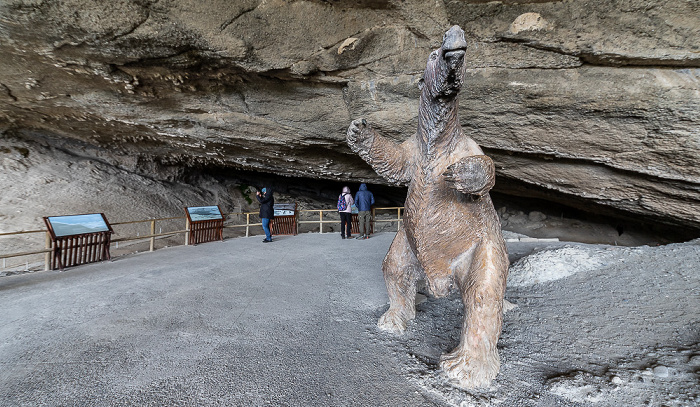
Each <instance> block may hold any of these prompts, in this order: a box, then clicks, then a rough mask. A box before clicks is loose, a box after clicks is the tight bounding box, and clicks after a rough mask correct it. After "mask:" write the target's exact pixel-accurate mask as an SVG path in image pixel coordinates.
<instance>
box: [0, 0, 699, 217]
mask: <svg viewBox="0 0 700 407" xmlns="http://www.w3.org/2000/svg"><path fill="white" fill-rule="evenodd" d="M452 24H459V25H460V26H462V27H463V28H464V29H465V31H467V35H468V37H469V42H470V47H469V50H468V55H467V60H468V62H469V64H470V65H469V68H470V70H469V77H468V78H467V79H466V83H465V87H464V89H463V90H462V95H461V101H460V103H461V106H460V109H461V118H462V126H463V127H464V129H465V132H466V133H467V134H468V135H469V136H470V137H472V138H474V139H475V140H476V141H477V142H478V143H479V144H480V145H482V146H484V148H485V151H486V152H487V154H489V155H490V156H491V157H493V158H494V161H495V163H496V167H497V175H498V180H497V183H496V191H498V192H501V193H505V194H509V195H513V196H533V197H539V198H545V199H548V200H551V201H555V202H559V203H563V204H566V205H571V206H575V207H578V208H583V209H586V210H588V211H592V212H601V213H609V214H614V215H627V216H631V217H639V218H643V219H648V220H650V221H654V222H662V223H666V224H672V225H680V226H683V227H689V228H692V229H696V230H700V211H698V209H697V208H698V204H699V203H700V170H698V167H697V165H696V163H697V162H698V161H699V160H698V159H699V158H700V153H698V147H699V146H700V130H699V129H700V85H699V78H700V70H698V67H700V4H699V3H698V2H696V1H688V0H671V1H653V2H648V1H641V0H614V1H608V2H578V1H553V2H551V1H547V2H543V1H515V0H513V1H503V2H487V1H480V0H479V1H477V0H473V1H469V0H451V1H436V2H432V1H431V2H426V1H422V0H407V1H394V0H376V1H373V0H365V1H359V2H357V1H350V0H338V1H320V0H308V1H282V0H268V1H261V0H245V1H236V2H229V1H223V0H218V1H211V2H195V1H186V0H171V1H158V2H151V1H127V0H119V1H112V2H109V3H105V2H98V1H94V0H92V1H90V0H64V1H41V0H14V1H6V2H3V3H2V5H0V55H2V57H1V58H0V132H1V133H2V134H3V137H9V136H12V137H16V138H19V139H25V138H32V139H40V140H43V141H44V142H45V143H47V144H51V145H60V144H61V143H62V142H63V141H65V140H66V139H68V140H74V141H76V142H78V143H81V144H83V145H84V146H86V147H85V151H90V152H94V151H99V152H100V153H99V154H100V156H101V157H103V158H104V157H107V156H109V158H110V159H109V160H107V161H108V162H109V163H111V164H112V165H115V166H116V167H117V168H122V169H128V170H129V171H132V172H134V173H139V174H144V173H147V174H148V176H149V177H152V178H155V179H169V177H172V174H170V173H160V171H162V169H163V168H168V169H171V168H184V169H187V168H200V167H206V168H217V169H223V170H226V171H230V170H247V171H258V172H265V173H276V174H280V175H286V176H299V177H304V178H311V179H314V178H316V179H334V180H346V181H360V180H362V181H368V182H376V183H380V182H382V181H381V179H380V178H379V177H378V176H377V175H376V174H375V173H374V172H373V171H372V170H371V168H369V167H368V166H367V165H366V164H365V163H363V162H362V161H361V160H360V159H359V158H358V157H356V156H355V155H354V154H353V153H352V152H351V151H350V150H349V148H348V147H347V146H345V144H344V135H345V129H346V128H347V126H348V124H349V122H350V118H354V117H367V119H368V120H369V121H371V122H372V123H375V124H376V126H377V128H378V130H379V131H381V132H382V133H384V134H386V135H388V136H389V137H392V138H393V139H395V140H403V139H406V138H407V137H409V136H410V135H411V134H412V132H413V129H415V128H416V122H417V109H418V87H417V85H418V82H419V80H420V74H421V72H422V69H423V67H422V63H423V61H424V60H425V58H426V56H427V55H428V53H429V51H430V50H431V49H432V48H434V47H436V46H437V45H438V44H439V43H440V41H441V39H442V33H443V32H444V31H445V29H446V28H447V27H449V26H451V25H452ZM68 153H74V152H71V151H68ZM0 154H9V153H4V152H0ZM3 171H11V169H9V168H4V169H3ZM8 179H10V178H9V177H0V187H3V186H4V185H5V184H6V183H7V182H9V181H8ZM47 188H48V187H47ZM0 199H5V198H0ZM114 199H115V200H119V199H121V197H119V196H115V198H114ZM28 210H31V208H30V209H28ZM37 211H38V210H37Z"/></svg>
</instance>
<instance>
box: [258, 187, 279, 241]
mask: <svg viewBox="0 0 700 407" xmlns="http://www.w3.org/2000/svg"><path fill="white" fill-rule="evenodd" d="M255 195H256V198H258V202H260V219H262V227H263V230H264V231H265V240H263V243H269V242H271V241H272V232H271V231H270V220H271V219H273V218H274V217H275V198H274V197H273V196H272V188H270V187H266V188H263V189H262V190H260V191H258V192H257V193H256V194H255Z"/></svg>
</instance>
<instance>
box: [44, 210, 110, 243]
mask: <svg viewBox="0 0 700 407" xmlns="http://www.w3.org/2000/svg"><path fill="white" fill-rule="evenodd" d="M47 219H48V221H49V222H50V223H51V229H52V230H53V232H54V235H55V236H56V237H63V236H72V235H82V234H85V233H95V232H109V231H110V228H109V226H108V225H107V222H106V221H105V218H104V217H103V216H102V214H101V213H89V214H86V215H67V216H49V217H48V218H47Z"/></svg>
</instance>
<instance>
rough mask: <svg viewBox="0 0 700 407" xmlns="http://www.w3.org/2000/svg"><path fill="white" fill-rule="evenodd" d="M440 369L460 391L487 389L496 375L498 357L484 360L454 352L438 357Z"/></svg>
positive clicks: (494, 356)
mask: <svg viewBox="0 0 700 407" xmlns="http://www.w3.org/2000/svg"><path fill="white" fill-rule="evenodd" d="M440 367H441V368H442V371H443V372H444V374H445V375H446V376H447V378H448V379H449V381H450V382H451V383H452V384H453V385H455V386H456V387H459V388H462V389H475V388H478V387H487V386H489V385H490V384H491V382H492V381H493V379H494V378H495V377H496V375H497V374H498V370H499V369H500V362H499V360H498V355H491V356H490V357H486V358H479V357H474V356H473V355H470V354H468V353H465V352H458V351H454V352H451V353H448V354H445V355H442V356H441V357H440Z"/></svg>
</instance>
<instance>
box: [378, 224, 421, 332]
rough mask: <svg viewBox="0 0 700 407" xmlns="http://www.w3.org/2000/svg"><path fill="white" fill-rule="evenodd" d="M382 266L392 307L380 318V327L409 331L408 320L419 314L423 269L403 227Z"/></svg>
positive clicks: (388, 329)
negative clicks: (419, 280) (417, 284)
mask: <svg viewBox="0 0 700 407" xmlns="http://www.w3.org/2000/svg"><path fill="white" fill-rule="evenodd" d="M382 269H383V271H384V281H385V283H386V289H387V292H388V294H389V309H388V310H387V311H386V312H385V313H384V315H382V316H381V317H380V318H379V321H378V322H377V326H378V327H379V329H381V330H383V331H389V332H393V333H397V334H400V333H403V332H404V331H405V330H406V323H407V322H408V321H410V320H412V319H413V318H415V317H416V282H417V281H418V274H419V270H420V266H419V263H418V259H416V256H415V255H414V254H413V252H412V251H411V248H410V247H409V245H408V241H407V239H406V232H405V230H404V229H403V227H402V228H401V229H400V230H399V232H398V233H397V234H396V237H395V238H394V241H393V242H392V243H391V247H390V248H389V253H387V255H386V257H385V258H384V263H383V264H382Z"/></svg>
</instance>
